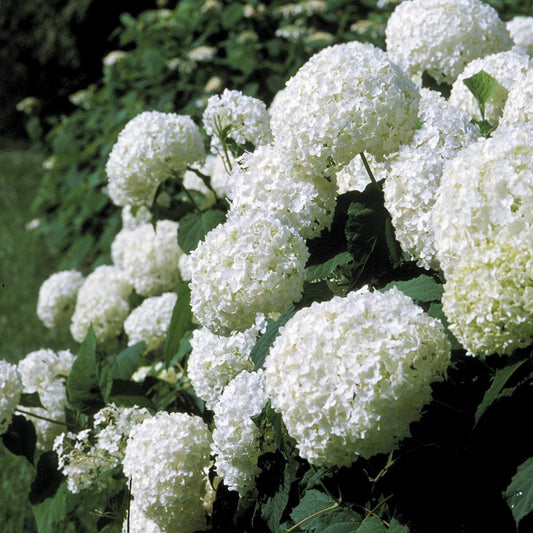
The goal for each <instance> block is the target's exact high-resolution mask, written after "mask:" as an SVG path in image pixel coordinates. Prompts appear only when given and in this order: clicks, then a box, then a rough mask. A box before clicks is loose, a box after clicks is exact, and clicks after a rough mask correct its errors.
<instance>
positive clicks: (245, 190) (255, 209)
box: [228, 145, 336, 239]
mask: <svg viewBox="0 0 533 533" xmlns="http://www.w3.org/2000/svg"><path fill="white" fill-rule="evenodd" d="M233 174H234V177H233V180H234V193H233V197H232V201H231V210H230V213H231V214H237V216H243V215H245V214H247V213H256V214H257V217H262V216H263V213H265V212H266V213H270V214H271V215H273V216H275V217H277V218H278V219H279V220H280V221H281V222H282V223H283V224H285V225H287V226H290V227H292V228H293V229H294V230H295V231H296V232H298V233H299V234H300V235H301V236H302V237H303V238H304V239H312V238H313V237H317V236H318V235H320V233H321V232H322V230H323V229H324V228H328V229H329V228H330V227H331V222H332V221H333V214H334V212H335V204H336V184H335V180H334V179H333V180H328V179H326V178H324V177H323V176H321V175H318V176H316V177H314V178H311V177H309V176H308V175H307V174H306V172H305V171H301V170H300V169H299V168H297V167H294V166H293V167H292V168H289V167H287V165H285V162H284V160H283V158H282V157H281V156H280V154H279V153H278V152H277V151H276V150H275V149H274V147H273V146H272V145H268V146H262V147H259V148H257V149H256V150H255V152H254V153H253V154H245V155H244V156H243V157H242V158H241V160H240V162H239V166H238V167H236V168H235V169H234V170H233ZM228 216H230V215H228Z"/></svg>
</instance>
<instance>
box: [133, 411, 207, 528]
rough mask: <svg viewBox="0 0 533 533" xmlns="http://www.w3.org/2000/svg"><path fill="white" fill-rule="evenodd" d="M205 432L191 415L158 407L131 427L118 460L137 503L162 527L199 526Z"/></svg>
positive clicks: (202, 512) (203, 519)
mask: <svg viewBox="0 0 533 533" xmlns="http://www.w3.org/2000/svg"><path fill="white" fill-rule="evenodd" d="M210 447H211V434H210V433H209V430H208V428H207V426H206V424H205V423H204V422H203V420H202V419H201V418H199V417H197V416H191V415H188V414H185V413H166V412H164V411H162V412H159V413H158V414H157V415H156V416H154V417H152V418H150V419H147V420H145V421H144V422H143V423H142V424H139V425H137V426H135V427H134V428H133V430H132V431H131V433H130V437H129V439H128V443H127V445H126V453H125V457H124V460H123V467H124V473H125V474H126V476H128V477H129V478H130V479H131V483H132V488H131V492H132V495H133V498H134V501H135V504H136V506H137V508H138V509H139V510H140V511H141V512H142V513H144V515H145V516H146V517H147V518H148V519H150V520H153V521H154V522H155V523H156V524H157V526H158V527H160V528H161V529H162V530H163V531H180V533H181V532H183V533H192V532H193V531H196V530H203V528H204V526H205V517H204V509H203V502H202V498H203V495H204V493H205V478H204V473H203V472H204V469H205V468H207V467H208V466H209V454H210Z"/></svg>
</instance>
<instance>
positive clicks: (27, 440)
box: [2, 415, 37, 464]
mask: <svg viewBox="0 0 533 533" xmlns="http://www.w3.org/2000/svg"><path fill="white" fill-rule="evenodd" d="M2 441H3V442H4V446H5V447H6V448H7V449H8V450H9V451H10V452H11V453H13V454H15V455H21V456H22V457H25V458H26V459H28V461H29V462H30V463H31V464H33V456H34V454H35V443H36V441H37V436H36V433H35V426H34V425H33V424H32V423H31V422H30V421H29V420H27V419H26V418H25V417H23V416H20V415H14V416H13V418H12V419H11V423H10V424H9V427H8V428H7V430H6V431H5V432H4V433H3V434H2Z"/></svg>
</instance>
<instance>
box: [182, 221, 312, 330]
mask: <svg viewBox="0 0 533 533" xmlns="http://www.w3.org/2000/svg"><path fill="white" fill-rule="evenodd" d="M191 257H192V261H193V262H194V265H195V268H194V270H193V273H192V279H191V306H192V311H193V314H194V316H195V317H196V319H197V320H198V321H199V322H200V323H201V324H202V325H203V326H205V327H207V328H209V329H210V330H211V331H212V332H213V333H216V334H219V335H229V334H230V333H231V332H232V331H244V330H245V329H248V328H249V327H250V326H252V324H253V323H254V321H255V317H256V314H257V313H264V314H265V315H268V314H269V313H273V312H282V311H284V310H285V309H286V308H287V307H288V306H289V305H290V304H291V303H292V302H295V301H298V300H299V299H300V298H301V295H302V290H303V281H304V277H305V263H306V262H307V259H308V257H309V251H308V250H307V246H306V245H305V241H304V240H303V238H302V237H300V236H299V235H298V234H296V233H294V232H293V231H292V230H291V229H290V228H288V227H286V226H284V225H283V224H282V223H281V222H279V221H278V220H276V219H274V218H272V217H264V218H261V219H256V218H255V217H254V216H243V217H232V218H231V219H230V220H227V221H226V222H225V223H223V224H219V225H218V226H217V227H216V228H214V229H213V230H211V231H210V232H209V233H208V234H207V235H206V237H205V240H204V241H203V242H201V243H200V244H199V245H198V247H197V248H196V249H195V250H193V252H192V253H191ZM213 265H216V268H214V267H213Z"/></svg>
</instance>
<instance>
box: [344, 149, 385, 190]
mask: <svg viewBox="0 0 533 533" xmlns="http://www.w3.org/2000/svg"><path fill="white" fill-rule="evenodd" d="M365 158H366V160H367V162H368V166H369V167H370V170H371V171H372V175H373V176H374V179H375V180H376V181H380V180H382V179H384V178H386V177H387V169H388V160H387V159H385V160H384V161H377V160H376V158H375V157H374V156H373V155H372V154H366V155H365ZM335 180H336V182H337V194H344V193H346V192H349V191H361V192H362V191H364V190H365V188H366V186H367V185H368V184H369V183H370V176H369V175H368V172H367V170H366V168H365V166H364V164H363V160H362V159H361V156H360V155H359V154H357V155H356V156H355V157H354V158H353V159H352V160H351V161H350V162H349V163H348V164H347V165H346V166H344V167H342V168H341V169H340V170H339V171H338V172H337V174H336V175H335Z"/></svg>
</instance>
